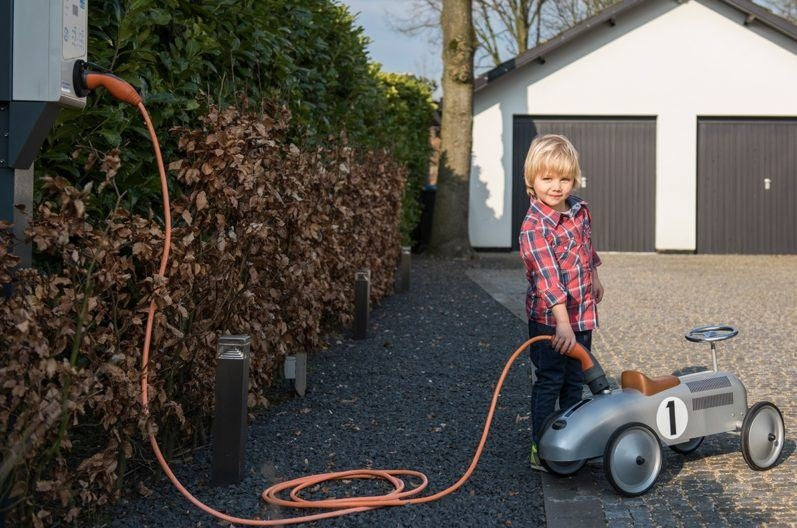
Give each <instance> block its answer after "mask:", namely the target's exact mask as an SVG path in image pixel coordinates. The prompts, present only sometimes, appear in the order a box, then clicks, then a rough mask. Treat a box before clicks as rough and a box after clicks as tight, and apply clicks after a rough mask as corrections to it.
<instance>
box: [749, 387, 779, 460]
mask: <svg viewBox="0 0 797 528" xmlns="http://www.w3.org/2000/svg"><path fill="white" fill-rule="evenodd" d="M785 438H786V427H785V425H784V424H783V415H782V414H781V413H780V409H778V408H777V407H776V406H775V405H774V404H773V403H770V402H766V401H764V402H758V403H756V404H755V405H753V406H752V407H750V410H749V411H747V414H746V415H745V417H744V421H743V422H742V456H744V461H745V462H747V465H748V466H750V468H751V469H754V470H756V471H764V470H766V469H769V468H771V467H772V466H774V465H775V462H777V461H778V457H780V453H781V451H783V443H784V439H785Z"/></svg>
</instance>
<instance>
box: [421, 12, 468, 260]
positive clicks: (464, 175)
mask: <svg viewBox="0 0 797 528" xmlns="http://www.w3.org/2000/svg"><path fill="white" fill-rule="evenodd" d="M440 24H441V26H442V29H443V117H442V122H441V125H440V137H441V147H440V164H439V171H438V178H437V193H436V197H435V206H434V221H433V223H432V236H431V242H430V244H429V251H430V252H431V253H432V254H434V255H438V256H442V257H459V258H470V257H472V256H473V255H474V253H473V249H472V248H471V247H470V240H469V239H468V196H469V191H470V150H471V144H472V141H473V140H472V134H471V131H472V128H473V53H474V47H475V46H474V44H475V37H474V33H473V15H472V11H471V0H443V11H442V13H441V15H440Z"/></svg>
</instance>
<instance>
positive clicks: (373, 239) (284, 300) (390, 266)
mask: <svg viewBox="0 0 797 528" xmlns="http://www.w3.org/2000/svg"><path fill="white" fill-rule="evenodd" d="M289 115H290V113H289V112H288V111H287V110H285V109H282V110H280V109H273V110H272V111H270V112H268V113H265V114H260V113H256V114H254V113H239V112H238V111H237V110H235V109H233V108H228V109H227V110H224V111H219V110H216V109H212V110H211V112H210V114H209V115H208V116H207V117H206V118H205V119H204V120H203V124H204V127H203V129H197V130H192V131H183V132H182V133H178V131H175V137H177V138H179V139H178V142H177V143H178V148H179V149H180V150H181V153H182V157H181V158H180V159H177V160H175V161H172V162H171V163H170V164H169V169H170V172H171V173H172V175H173V176H175V177H176V179H177V181H179V183H180V185H181V186H182V188H183V190H184V192H183V193H182V194H181V195H180V196H178V197H176V198H175V200H174V201H173V203H172V214H173V224H174V226H173V232H172V249H171V258H170V261H169V268H168V278H167V279H166V280H165V281H164V280H162V279H161V278H159V277H156V275H155V274H156V272H157V267H158V264H159V258H160V254H161V249H162V244H163V237H164V233H163V229H162V223H161V222H160V221H159V220H158V219H156V218H154V217H151V216H142V215H138V214H135V213H132V212H130V211H128V210H126V209H125V208H124V207H122V206H121V201H122V200H121V198H122V192H121V191H119V189H118V186H117V185H116V184H115V182H114V179H115V178H116V177H117V176H118V175H119V174H120V173H121V172H122V169H123V168H124V161H123V158H122V157H121V156H120V155H119V153H118V152H112V153H110V154H108V155H107V156H106V157H105V158H104V159H103V160H102V163H101V164H100V166H101V170H103V171H104V172H105V175H106V178H107V179H106V181H105V182H104V183H103V184H102V185H99V186H94V185H93V184H92V183H89V184H87V185H85V186H84V187H82V188H80V187H76V186H74V185H73V184H72V183H71V182H69V181H67V180H66V179H64V178H62V177H45V178H44V180H43V182H42V188H41V193H42V201H41V203H40V204H39V205H38V209H37V211H36V217H35V218H34V220H33V222H32V223H31V225H30V227H29V230H28V235H29V236H30V237H31V239H32V240H33V242H34V244H35V245H36V248H37V250H38V251H39V252H41V253H42V254H43V255H45V256H46V257H48V258H49V259H50V260H52V261H55V262H58V264H59V266H58V267H57V268H58V271H53V270H50V271H43V270H36V269H25V270H22V271H19V272H18V273H16V275H13V274H12V273H11V272H10V270H11V268H12V267H13V266H14V265H15V263H16V258H15V257H14V256H13V255H11V254H10V253H9V252H7V251H6V244H7V242H8V241H6V240H3V241H0V242H2V243H0V286H2V285H3V284H7V283H9V282H12V280H13V284H14V294H13V296H12V297H10V298H8V299H2V301H0V349H2V350H3V355H2V356H1V357H2V361H1V362H0V430H1V431H2V433H3V438H4V442H3V446H2V464H0V492H3V494H4V495H5V494H7V495H8V496H9V501H10V504H11V505H12V512H11V519H10V522H11V525H13V526H23V525H33V526H46V525H53V526H59V525H79V526H84V525H85V519H86V516H87V515H91V513H92V512H95V511H96V510H97V508H99V507H100V506H102V505H104V504H106V503H108V502H110V501H113V500H115V499H116V498H117V497H118V496H119V494H120V493H121V492H122V490H125V489H130V488H131V487H133V489H135V486H138V487H139V489H141V490H143V492H146V487H143V488H141V486H142V484H141V482H142V481H135V482H124V481H123V476H124V475H125V473H126V472H127V471H128V470H129V468H130V467H131V466H132V467H141V466H143V465H145V464H147V463H149V462H151V458H152V454H151V450H150V448H149V446H148V443H147V442H146V433H147V431H148V430H149V428H152V429H153V430H156V431H157V434H158V438H159V440H160V442H161V444H162V445H163V446H165V447H166V448H167V452H169V453H173V450H172V449H169V447H170V446H174V445H182V446H190V445H193V443H194V442H196V441H197V440H200V441H201V439H202V437H203V435H204V434H205V431H206V430H207V425H208V420H209V417H210V416H211V410H212V405H213V391H210V390H208V387H212V386H213V383H214V381H213V378H214V372H215V352H216V345H217V341H218V337H219V335H224V334H248V335H250V336H251V338H252V356H251V358H252V364H251V367H250V393H249V404H250V406H258V405H259V406H263V405H266V404H267V403H268V402H267V401H266V396H265V395H264V392H265V389H266V387H268V386H269V385H270V384H271V383H272V381H273V378H274V376H275V375H276V373H277V371H278V368H279V366H280V365H281V364H282V359H283V358H284V357H285V355H286V354H291V353H296V352H299V351H308V350H309V351H312V350H314V349H318V348H319V347H321V346H323V343H322V338H323V335H324V332H329V331H330V330H331V329H335V328H338V329H339V328H342V327H345V326H348V325H349V323H350V322H351V320H352V311H353V310H352V308H353V280H354V274H355V271H356V270H357V269H359V268H362V267H367V268H370V270H371V277H372V279H371V280H372V284H371V293H372V299H373V300H376V301H378V300H379V299H381V298H383V297H384V296H385V295H387V294H388V293H391V292H392V288H393V281H394V273H395V268H396V262H397V259H398V253H399V242H400V233H399V223H400V215H401V207H400V200H399V197H400V196H401V194H402V192H403V187H404V182H405V180H406V168H405V167H404V166H403V165H400V164H397V163H396V162H395V160H394V159H393V158H392V157H391V156H390V155H389V154H388V153H387V152H385V151H360V150H358V149H356V148H353V147H352V146H350V145H348V144H347V143H346V142H344V141H339V142H337V143H335V144H334V145H331V146H330V145H328V146H316V147H313V148H312V149H300V148H299V147H298V146H296V145H295V144H293V143H291V142H290V141H289V140H287V134H288V129H289ZM100 194H110V195H112V196H115V197H116V203H117V204H118V206H117V207H115V208H114V209H113V210H112V211H111V212H110V213H109V214H108V215H107V217H106V218H105V219H103V220H100V221H98V220H97V219H95V218H92V217H91V212H90V211H89V210H88V208H87V206H86V204H88V203H90V202H91V201H92V200H93V199H96V198H97V196H98V195H100ZM3 227H6V226H0V231H3V230H2V228H3ZM53 269H55V267H54V268H53ZM153 297H154V299H155V300H156V302H157V306H158V309H159V311H158V313H157V317H156V320H155V326H154V331H153V348H152V351H153V352H152V354H153V357H152V360H151V367H150V369H151V370H150V374H149V384H150V387H149V394H150V395H151V402H150V406H151V409H152V414H151V416H150V417H149V418H148V417H146V416H144V414H143V413H142V407H141V405H140V403H139V401H138V398H139V382H140V377H141V367H140V364H139V362H140V358H141V345H142V342H143V334H144V323H145V320H146V310H147V306H148V304H149V301H150V299H152V298H153ZM138 477H141V473H139V474H138Z"/></svg>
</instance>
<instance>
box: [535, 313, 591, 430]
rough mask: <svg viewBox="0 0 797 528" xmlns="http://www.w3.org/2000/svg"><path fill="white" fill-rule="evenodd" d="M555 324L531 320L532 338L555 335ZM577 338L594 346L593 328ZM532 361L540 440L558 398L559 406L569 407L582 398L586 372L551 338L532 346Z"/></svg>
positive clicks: (584, 345) (587, 345) (585, 345)
mask: <svg viewBox="0 0 797 528" xmlns="http://www.w3.org/2000/svg"><path fill="white" fill-rule="evenodd" d="M555 332H556V329H555V328H554V327H552V326H547V325H544V324H540V323H536V322H534V321H529V338H532V337H536V336H539V335H554V333H555ZM575 334H576V341H578V343H579V344H580V345H581V346H583V347H585V348H586V349H587V350H589V349H590V348H592V330H586V331H583V332H576V333H575ZM530 349H531V350H530V355H531V361H532V363H534V367H535V370H534V373H535V375H536V376H537V381H536V382H534V383H533V384H532V386H531V427H532V437H533V439H534V442H537V443H539V441H540V436H541V435H542V426H543V425H544V424H545V420H546V419H547V418H548V417H549V416H550V415H551V414H553V412H554V410H555V408H556V400H557V399H558V400H559V408H560V409H567V408H568V407H570V406H571V405H573V404H575V403H578V402H579V401H581V394H582V390H583V387H584V373H583V372H582V371H581V363H580V362H579V361H578V360H576V359H573V358H569V357H567V356H564V355H562V354H560V353H559V352H557V351H556V350H554V349H553V347H552V346H551V342H550V341H538V342H536V343H534V344H533V345H531V347H530Z"/></svg>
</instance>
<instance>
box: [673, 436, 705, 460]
mask: <svg viewBox="0 0 797 528" xmlns="http://www.w3.org/2000/svg"><path fill="white" fill-rule="evenodd" d="M704 438H705V436H698V437H697V438H692V439H691V440H689V441H687V442H681V443H680V444H675V445H671V446H670V449H672V450H673V451H675V452H676V453H680V454H682V455H688V454H689V453H691V452H693V451H695V450H696V449H697V448H698V447H700V444H702V443H703V439H704Z"/></svg>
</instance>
